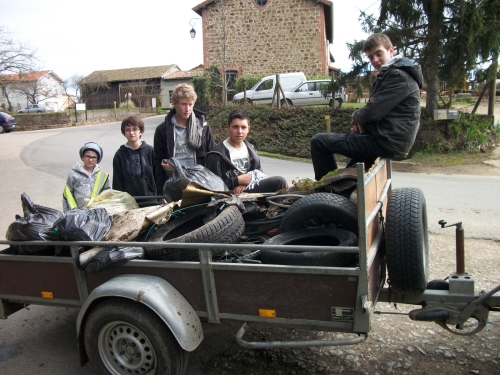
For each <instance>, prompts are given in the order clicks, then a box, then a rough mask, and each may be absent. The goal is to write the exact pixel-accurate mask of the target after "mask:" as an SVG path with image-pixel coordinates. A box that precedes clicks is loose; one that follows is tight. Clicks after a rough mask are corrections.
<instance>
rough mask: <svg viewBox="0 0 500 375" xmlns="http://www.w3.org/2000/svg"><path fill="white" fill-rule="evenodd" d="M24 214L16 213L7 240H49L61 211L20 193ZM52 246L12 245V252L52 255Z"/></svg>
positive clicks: (59, 218)
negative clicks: (36, 202)
mask: <svg viewBox="0 0 500 375" xmlns="http://www.w3.org/2000/svg"><path fill="white" fill-rule="evenodd" d="M21 205H22V208H23V212H24V216H23V217H21V216H19V215H16V216H15V217H16V221H14V222H13V223H11V224H10V225H9V228H8V229H7V233H6V235H5V238H6V239H7V240H9V241H51V240H54V239H55V237H54V233H53V229H54V226H55V224H56V223H57V222H59V221H60V220H61V219H62V218H63V217H64V215H63V213H62V212H60V211H58V210H55V209H53V208H50V207H44V206H40V205H38V204H35V203H33V201H32V200H31V199H30V197H29V196H28V195H27V194H26V193H22V194H21ZM54 252H55V247H54V246H38V245H37V246H22V245H20V246H12V253H13V254H19V255H54Z"/></svg>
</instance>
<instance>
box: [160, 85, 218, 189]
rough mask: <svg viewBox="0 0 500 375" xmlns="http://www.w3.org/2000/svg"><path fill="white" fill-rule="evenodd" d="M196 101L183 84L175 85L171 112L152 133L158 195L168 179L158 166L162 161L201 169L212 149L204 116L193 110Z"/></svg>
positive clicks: (208, 128)
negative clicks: (170, 161) (198, 166)
mask: <svg viewBox="0 0 500 375" xmlns="http://www.w3.org/2000/svg"><path fill="white" fill-rule="evenodd" d="M196 98H197V95H196V92H195V91H194V89H193V88H192V87H191V86H189V85H188V84H186V83H181V84H180V85H178V86H177V87H176V88H175V89H174V92H173V93H172V106H173V107H174V109H173V110H171V111H170V112H169V113H168V115H167V117H165V121H163V122H162V123H161V124H160V125H158V127H157V128H156V130H155V137H154V150H155V160H154V164H153V166H154V174H155V180H156V189H157V191H158V192H163V185H165V181H167V179H168V176H167V174H166V172H165V170H164V169H163V167H162V166H161V162H162V160H163V159H170V158H172V157H174V158H176V159H177V160H178V161H179V162H180V163H181V164H182V165H183V166H184V167H192V166H194V165H196V164H201V165H203V166H204V165H205V155H206V153H207V152H208V151H209V150H210V149H211V148H212V147H213V146H215V141H214V137H213V135H212V130H211V129H210V126H209V125H208V123H207V121H206V120H205V114H204V113H203V112H200V111H198V110H196V109H194V108H193V107H194V103H195V102H196Z"/></svg>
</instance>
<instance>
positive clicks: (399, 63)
mask: <svg viewBox="0 0 500 375" xmlns="http://www.w3.org/2000/svg"><path fill="white" fill-rule="evenodd" d="M422 83H423V77H422V70H421V68H420V66H419V65H416V64H415V62H414V61H413V60H410V59H408V58H406V57H399V56H397V57H395V58H394V59H393V60H392V61H390V62H389V63H387V64H386V65H384V66H382V69H380V73H379V74H378V75H377V79H376V81H375V83H374V84H373V89H372V93H371V96H370V101H369V102H368V103H367V104H366V106H364V107H363V108H360V109H357V110H356V111H355V112H354V113H353V114H352V119H353V121H354V122H356V123H358V124H360V125H363V126H364V127H365V130H366V131H367V133H369V134H371V135H373V137H374V138H375V140H376V141H377V143H378V144H379V145H380V147H382V148H383V149H384V150H386V151H389V152H390V153H391V155H392V157H393V158H395V159H398V158H405V157H406V156H407V155H408V152H409V151H410V148H411V146H412V145H413V142H414V141H415V137H416V135H417V131H418V128H419V127H420V89H421V88H422Z"/></svg>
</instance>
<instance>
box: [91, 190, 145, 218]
mask: <svg viewBox="0 0 500 375" xmlns="http://www.w3.org/2000/svg"><path fill="white" fill-rule="evenodd" d="M84 208H88V209H94V208H105V209H106V211H108V214H109V215H113V214H116V213H118V212H123V211H127V210H133V209H136V208H139V205H138V204H137V202H136V201H135V199H134V197H133V196H131V195H130V194H129V193H126V192H124V191H119V190H113V189H108V190H104V191H103V192H102V193H101V194H99V195H98V196H97V197H95V198H92V199H90V201H88V202H87V204H86V205H85V207H84Z"/></svg>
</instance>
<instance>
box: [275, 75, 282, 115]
mask: <svg viewBox="0 0 500 375" xmlns="http://www.w3.org/2000/svg"><path fill="white" fill-rule="evenodd" d="M280 94H281V83H280V75H279V74H276V100H277V102H276V104H277V105H278V108H281V100H280Z"/></svg>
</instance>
